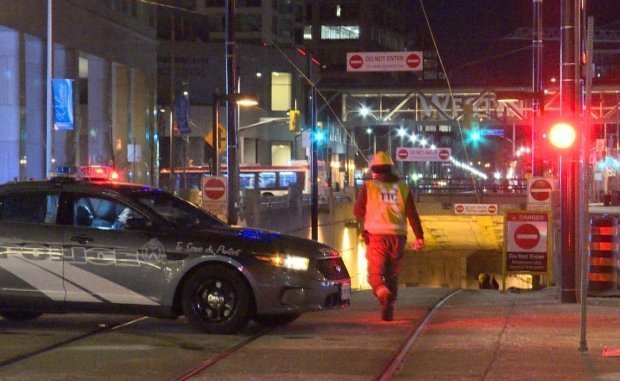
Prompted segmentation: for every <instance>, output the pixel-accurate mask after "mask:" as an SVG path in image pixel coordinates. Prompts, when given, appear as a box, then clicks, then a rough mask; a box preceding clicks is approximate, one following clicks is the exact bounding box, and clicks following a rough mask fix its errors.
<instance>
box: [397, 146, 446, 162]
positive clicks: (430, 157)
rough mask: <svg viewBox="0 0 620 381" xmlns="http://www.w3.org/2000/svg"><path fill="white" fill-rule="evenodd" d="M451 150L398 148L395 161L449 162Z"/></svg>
mask: <svg viewBox="0 0 620 381" xmlns="http://www.w3.org/2000/svg"><path fill="white" fill-rule="evenodd" d="M451 157H452V149H451V148H449V147H439V148H423V147H398V148H396V161H444V162H448V161H450V158H451Z"/></svg>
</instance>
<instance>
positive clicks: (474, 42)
mask: <svg viewBox="0 0 620 381" xmlns="http://www.w3.org/2000/svg"><path fill="white" fill-rule="evenodd" d="M423 4H424V8H425V9H426V13H427V15H428V18H429V22H430V25H431V28H432V30H433V33H434V35H435V38H436V41H437V45H438V49H439V53H440V55H441V58H442V60H443V61H444V65H445V66H446V70H447V71H448V73H451V75H450V77H451V78H452V79H453V81H454V82H455V83H463V84H466V83H468V82H471V83H477V84H481V85H484V84H488V85H494V84H498V83H502V84H522V83H526V84H527V83H529V82H531V67H532V52H531V47H532V42H531V40H507V39H505V36H507V35H509V34H510V33H511V32H512V31H514V30H515V29H516V28H519V27H526V28H531V27H532V25H533V17H532V9H533V6H532V1H530V0H423ZM587 4H588V7H589V13H588V15H589V16H593V17H594V23H595V28H596V29H606V30H610V29H614V30H620V0H588V1H587ZM412 5H415V6H417V7H418V8H419V10H421V6H420V0H412ZM560 5H561V1H560V0H543V27H544V28H557V29H558V30H559V29H560V20H561V16H560ZM418 16H421V12H420V13H418ZM421 20H424V19H423V18H421ZM416 29H417V33H418V35H419V34H422V33H427V30H428V27H427V25H426V24H425V23H424V24H423V25H420V24H418V25H416ZM425 38H428V35H427V36H426V37H425ZM429 46H432V45H429ZM599 46H600V45H599ZM596 47H597V45H596V44H595V49H596ZM606 47H614V48H616V49H620V43H617V44H615V45H612V46H609V45H607V46H606ZM559 48H560V44H559V41H545V42H544V59H543V63H544V73H545V79H546V80H548V79H549V78H550V77H551V76H556V77H557V76H558V73H559V57H560V50H559ZM618 65H620V62H618Z"/></svg>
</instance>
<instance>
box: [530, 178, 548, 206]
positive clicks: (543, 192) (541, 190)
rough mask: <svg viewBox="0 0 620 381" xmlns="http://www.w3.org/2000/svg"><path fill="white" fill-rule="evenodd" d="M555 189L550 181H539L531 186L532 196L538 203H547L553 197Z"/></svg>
mask: <svg viewBox="0 0 620 381" xmlns="http://www.w3.org/2000/svg"><path fill="white" fill-rule="evenodd" d="M552 189H553V187H552V186H551V183H550V182H549V181H548V180H545V179H538V180H535V181H533V182H532V185H531V186H530V196H531V197H532V199H534V200H536V201H541V202H542V201H547V200H549V197H551V190H552Z"/></svg>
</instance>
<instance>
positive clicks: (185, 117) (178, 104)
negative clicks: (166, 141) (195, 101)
mask: <svg viewBox="0 0 620 381" xmlns="http://www.w3.org/2000/svg"><path fill="white" fill-rule="evenodd" d="M174 111H175V115H176V119H177V130H179V132H180V133H182V134H189V133H190V132H192V129H191V127H190V125H189V102H188V100H187V97H186V96H179V97H176V98H175V99H174Z"/></svg>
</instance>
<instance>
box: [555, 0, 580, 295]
mask: <svg viewBox="0 0 620 381" xmlns="http://www.w3.org/2000/svg"><path fill="white" fill-rule="evenodd" d="M561 16H562V17H561V23H562V24H561V28H560V33H561V34H560V36H561V54H560V55H561V65H560V99H561V102H560V114H561V116H562V118H571V119H573V120H574V118H575V117H576V116H577V115H578V111H579V109H580V102H579V100H580V97H579V96H578V95H579V93H580V91H579V90H580V81H579V79H580V77H579V73H580V70H579V65H578V62H577V59H578V58H579V57H580V45H581V44H580V42H581V39H580V34H581V33H580V32H581V31H580V25H581V8H580V6H579V0H562V1H561ZM577 136H578V138H577V139H583V138H584V137H583V136H581V137H580V136H579V134H578V135H577ZM577 146H580V141H579V140H578V141H577ZM577 156H578V155H577V154H576V152H575V150H570V151H569V152H567V153H566V154H561V155H560V194H561V201H560V230H561V232H560V270H561V279H560V301H561V302H563V303H575V302H577V293H576V291H577V290H576V271H575V268H576V242H577V240H578V237H579V235H578V233H579V224H580V221H579V220H578V218H577V210H579V207H580V206H579V205H578V202H577V200H578V199H579V197H577V195H578V194H579V192H581V190H580V189H579V188H580V186H579V185H580V184H579V182H578V181H577V179H578V178H579V173H578V172H579V166H578V163H577Z"/></svg>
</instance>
